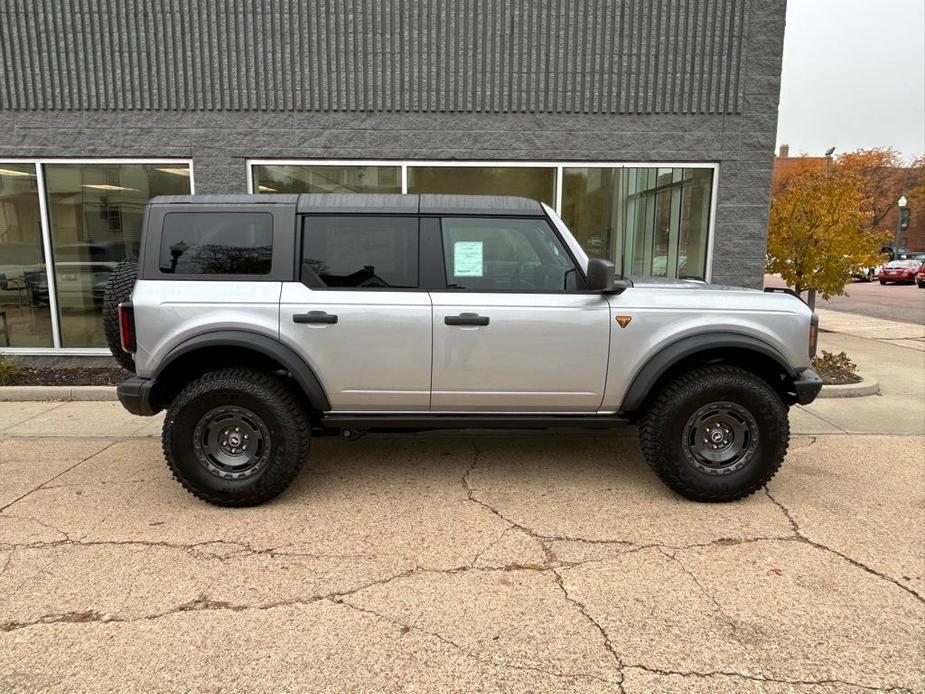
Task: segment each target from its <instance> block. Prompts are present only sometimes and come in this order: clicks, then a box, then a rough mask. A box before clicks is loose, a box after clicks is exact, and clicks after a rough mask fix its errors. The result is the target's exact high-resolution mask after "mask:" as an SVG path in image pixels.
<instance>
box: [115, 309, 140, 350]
mask: <svg viewBox="0 0 925 694" xmlns="http://www.w3.org/2000/svg"><path fill="white" fill-rule="evenodd" d="M119 341H120V342H121V343H122V350H123V351H125V352H128V353H129V354H134V353H135V345H136V343H135V310H134V309H133V308H132V302H131V301H126V302H125V303H122V304H119Z"/></svg>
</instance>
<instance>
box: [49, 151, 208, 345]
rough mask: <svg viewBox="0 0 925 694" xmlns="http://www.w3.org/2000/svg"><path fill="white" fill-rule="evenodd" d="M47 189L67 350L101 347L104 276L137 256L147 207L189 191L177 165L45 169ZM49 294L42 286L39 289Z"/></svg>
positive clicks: (184, 170) (55, 166)
mask: <svg viewBox="0 0 925 694" xmlns="http://www.w3.org/2000/svg"><path fill="white" fill-rule="evenodd" d="M43 168H44V171H45V189H46V193H47V196H48V215H49V224H50V226H51V239H52V252H53V253H54V259H55V262H54V269H55V284H56V287H57V297H58V310H59V314H60V322H61V340H62V345H63V346H65V347H104V346H105V345H106V342H105V339H104V336H103V324H102V319H101V309H102V303H103V293H104V292H105V289H106V282H107V280H108V279H109V273H110V272H112V270H113V268H115V266H116V265H117V264H118V263H119V261H121V260H122V259H124V258H126V257H129V256H136V255H138V246H139V240H140V237H141V226H142V220H143V217H144V207H145V203H146V202H147V201H148V200H149V199H150V198H152V197H154V196H156V195H184V194H188V193H189V192H190V185H189V170H188V169H187V168H186V166H183V165H178V164H170V165H165V164H46V165H44V167H43ZM45 292H46V294H47V287H46V289H45Z"/></svg>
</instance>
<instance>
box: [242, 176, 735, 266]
mask: <svg viewBox="0 0 925 694" xmlns="http://www.w3.org/2000/svg"><path fill="white" fill-rule="evenodd" d="M273 165H280V166H299V165H301V166H398V167H401V192H402V194H407V193H408V168H409V167H415V166H433V167H485V166H487V167H502V168H503V167H509V168H550V169H554V170H555V178H556V181H555V204H554V205H550V207H551V208H552V209H553V210H555V212H556V214H557V215H559V217H561V216H562V191H563V185H564V180H563V178H564V170H565V169H574V168H585V169H632V168H646V169H661V168H674V169H677V168H682V169H711V170H712V172H713V177H712V186H711V190H710V206H709V220H708V223H707V239H706V241H707V243H706V262H705V268H704V279H703V281H704V282H707V283H709V282H712V281H713V252H714V245H715V238H716V211H717V200H718V197H719V176H720V163H719V162H718V161H715V160H714V161H704V160H700V161H638V160H636V161H630V160H628V161H613V160H608V161H566V160H562V161H559V160H552V161H532V160H531V161H526V160H523V161H521V160H516V161H511V160H491V159H468V160H459V161H457V160H448V159H439V160H425V159H421V160H417V159H304V158H303V159H287V158H278V159H274V158H270V159H266V158H253V159H246V160H245V162H244V171H245V178H246V183H247V192H248V193H253V192H254V175H253V173H254V172H253V167H254V166H273Z"/></svg>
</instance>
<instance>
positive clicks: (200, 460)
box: [162, 369, 309, 506]
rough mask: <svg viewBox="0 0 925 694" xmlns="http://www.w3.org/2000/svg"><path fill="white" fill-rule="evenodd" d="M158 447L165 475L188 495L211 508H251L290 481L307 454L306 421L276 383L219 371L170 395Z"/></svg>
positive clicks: (247, 372) (243, 372)
mask: <svg viewBox="0 0 925 694" xmlns="http://www.w3.org/2000/svg"><path fill="white" fill-rule="evenodd" d="M162 441H163V446H164V456H165V457H166V459H167V465H168V466H169V467H170V470H171V472H172V473H173V476H174V477H175V478H176V479H177V481H178V482H179V483H180V484H182V485H183V487H184V488H186V490H187V491H189V492H190V493H191V494H193V495H194V496H196V497H198V498H200V499H202V500H203V501H207V502H209V503H210V504H216V505H218V506H255V505H257V504H261V503H263V502H265V501H268V500H270V499H272V498H274V497H275V496H277V495H278V494H280V493H281V492H282V491H283V490H284V489H286V487H288V486H289V484H290V483H291V482H292V480H293V479H295V477H296V475H297V474H298V471H299V468H300V467H301V465H302V462H303V461H304V460H305V458H306V457H307V456H308V448H309V422H308V418H307V416H306V413H305V409H304V407H303V405H302V403H301V402H300V401H299V399H298V398H297V397H296V395H295V393H294V392H293V391H292V389H291V388H289V386H288V385H287V384H286V383H285V382H284V381H282V380H281V379H279V378H277V377H276V376H272V375H270V374H266V373H263V372H260V371H255V370H252V369H223V370H220V371H213V372H211V373H207V374H205V375H204V376H202V377H201V378H199V379H198V380H196V381H194V382H192V383H190V384H189V385H188V386H187V387H186V388H184V389H183V391H182V392H181V393H180V394H179V395H178V396H177V397H176V399H175V400H174V402H173V403H172V404H171V406H170V409H169V410H168V412H167V416H166V418H165V420H164V431H163V437H162Z"/></svg>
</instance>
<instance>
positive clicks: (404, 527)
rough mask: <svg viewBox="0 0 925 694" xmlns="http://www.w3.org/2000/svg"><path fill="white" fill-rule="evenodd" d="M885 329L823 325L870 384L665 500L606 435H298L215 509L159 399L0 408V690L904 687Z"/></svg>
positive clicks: (908, 533)
mask: <svg viewBox="0 0 925 694" xmlns="http://www.w3.org/2000/svg"><path fill="white" fill-rule="evenodd" d="M905 339H908V338H899V340H905ZM899 340H893V339H871V338H870V337H862V336H857V335H847V334H837V333H824V334H823V335H822V336H821V339H820V342H821V347H822V348H824V349H827V350H830V351H841V350H845V351H847V352H848V353H849V355H850V356H851V357H852V358H853V359H854V360H855V361H857V362H858V364H859V365H860V367H861V370H862V371H863V372H864V373H865V374H867V375H869V376H873V377H874V378H877V379H878V380H879V381H880V382H881V389H882V395H879V396H871V397H865V398H858V399H853V400H826V401H817V402H816V403H813V404H812V405H810V406H808V407H805V408H803V407H795V408H792V410H791V422H792V426H793V430H794V434H795V435H794V437H793V438H792V440H791V445H790V451H789V453H788V455H787V459H786V461H785V462H784V465H783V467H782V469H781V472H780V473H779V474H778V475H777V476H776V477H775V478H774V480H772V481H771V483H770V484H769V485H768V487H767V488H766V489H764V490H762V491H761V492H760V493H758V494H756V495H754V496H752V497H750V498H749V499H746V500H744V501H741V502H737V503H734V504H695V503H691V502H688V501H685V500H683V499H681V498H679V497H677V496H676V495H674V494H672V493H671V492H670V491H668V490H667V489H666V488H665V487H664V486H663V485H662V484H661V483H660V482H659V481H658V480H657V479H656V478H655V476H654V475H653V474H652V473H651V472H650V470H649V469H648V467H647V466H646V465H645V463H644V461H643V459H642V456H641V454H640V451H639V448H638V445H637V444H636V439H635V436H634V434H635V432H634V430H633V429H632V428H627V429H623V430H619V431H616V432H613V433H607V434H601V433H600V432H592V433H590V434H589V433H588V432H574V431H572V432H568V433H556V432H554V433H547V434H530V435H517V436H513V435H512V434H511V433H510V432H490V433H488V432H486V433H480V432H450V433H442V434H426V435H405V436H391V437H382V436H369V437H366V438H363V439H360V440H358V441H356V442H346V441H342V440H339V439H336V438H323V439H316V440H315V441H314V442H313V444H312V453H311V457H310V459H309V461H308V463H307V464H306V466H305V468H304V469H303V471H302V472H301V474H300V475H299V477H298V479H297V480H296V482H295V484H294V485H293V486H292V488H291V489H289V490H288V491H287V492H286V493H285V494H283V495H282V496H281V497H280V498H279V499H277V500H275V501H274V502H272V503H269V504H266V505H264V506H261V507H259V508H253V509H236V510H235V509H219V508H215V507H211V506H208V505H206V504H203V503H201V502H199V501H197V500H195V499H194V498H192V497H191V496H189V495H188V494H186V493H185V492H184V491H183V490H182V488H181V487H180V486H179V485H178V484H176V482H175V481H174V480H173V479H171V477H170V474H169V472H168V470H167V467H166V465H165V464H164V461H163V455H162V452H161V450H160V442H159V440H158V435H159V429H160V422H161V417H153V418H147V419H144V418H136V417H132V416H130V415H128V414H127V413H125V412H124V411H123V410H122V409H121V407H120V406H119V404H118V403H116V402H65V403H54V402H15V403H14V402H9V403H0V475H2V479H3V484H2V485H0V691H3V692H30V693H31V692H44V691H49V690H55V691H75V692H76V691H80V692H84V691H118V692H168V691H169V692H173V691H205V690H208V691H229V690H234V691H243V692H263V691H280V692H287V691H292V692H295V691H319V692H329V691H330V692H335V691H336V692H341V691H377V692H397V691H448V692H454V691H458V692H470V691H508V692H561V691H569V692H572V691H574V692H624V693H626V694H636V693H640V694H642V693H646V694H648V693H649V692H668V693H669V694H670V693H672V692H677V693H679V694H680V693H682V692H684V693H686V692H695V693H703V694H706V693H707V692H711V693H712V692H736V693H738V692H751V693H754V694H758V693H767V694H785V693H789V692H796V693H797V694H840V693H841V692H858V693H859V692H865V691H871V690H891V691H911V692H925V663H923V660H922V649H923V634H922V624H923V623H925V519H923V516H922V508H923V507H925V459H923V450H925V449H923V445H925V438H923V436H922V434H923V433H925V403H923V399H925V363H923V360H925V353H923V352H921V351H919V350H918V349H917V348H915V347H914V346H907V345H905V344H901V343H900V344H898V342H899ZM870 431H875V432H877V435H872V434H869V433H867V434H859V433H857V432H870ZM909 434H912V435H909Z"/></svg>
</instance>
